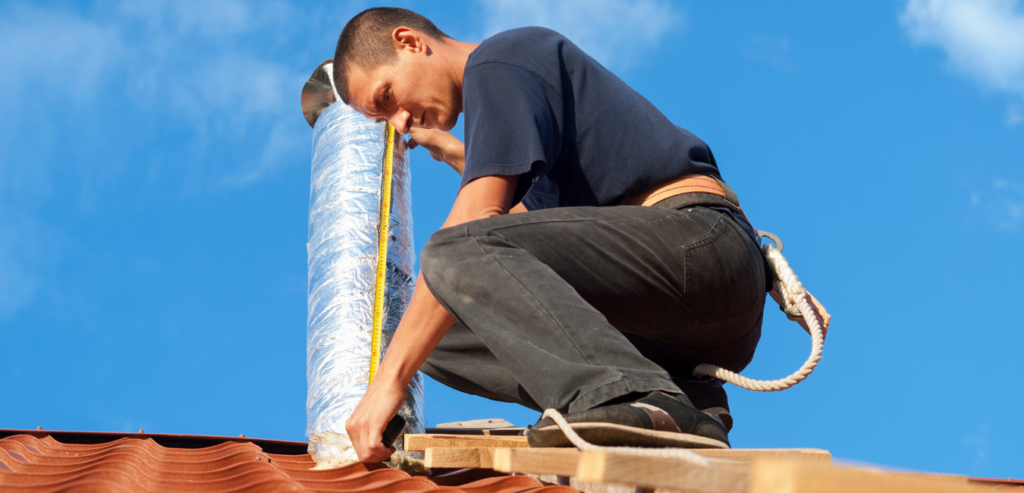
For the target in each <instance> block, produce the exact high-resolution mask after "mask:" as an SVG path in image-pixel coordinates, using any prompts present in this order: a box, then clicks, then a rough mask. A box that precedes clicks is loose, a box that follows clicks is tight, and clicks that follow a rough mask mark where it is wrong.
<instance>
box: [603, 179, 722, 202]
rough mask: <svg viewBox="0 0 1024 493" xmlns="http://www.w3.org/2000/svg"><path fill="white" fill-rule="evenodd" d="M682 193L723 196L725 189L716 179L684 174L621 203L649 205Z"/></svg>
mask: <svg viewBox="0 0 1024 493" xmlns="http://www.w3.org/2000/svg"><path fill="white" fill-rule="evenodd" d="M684 193H710V194H711V195H718V196H719V197H725V189H723V188H722V185H721V184H720V183H718V180H716V179H714V178H712V177H710V176H704V175H686V176H683V177H681V178H676V179H674V180H670V181H667V182H665V183H662V184H660V185H658V186H656V187H654V188H652V189H650V190H649V191H647V192H644V193H642V194H640V195H637V196H635V197H630V198H628V199H626V200H625V201H623V203H622V205H645V206H651V205H654V204H657V203H658V202H661V201H662V200H665V199H667V198H669V197H675V196H676V195H682V194H684Z"/></svg>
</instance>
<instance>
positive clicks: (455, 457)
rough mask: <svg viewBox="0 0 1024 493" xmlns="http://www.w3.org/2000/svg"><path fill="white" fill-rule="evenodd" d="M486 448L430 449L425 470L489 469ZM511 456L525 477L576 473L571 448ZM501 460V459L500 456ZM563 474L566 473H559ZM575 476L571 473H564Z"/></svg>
mask: <svg viewBox="0 0 1024 493" xmlns="http://www.w3.org/2000/svg"><path fill="white" fill-rule="evenodd" d="M489 450H490V449H488V448H486V447H430V448H427V449H426V460H427V467H444V468H466V467H482V468H490V467H491V456H492V454H491V453H490V452H489ZM516 450H517V452H516V453H515V454H514V456H509V458H508V459H504V460H506V461H511V462H506V463H507V464H508V465H507V466H504V467H506V468H507V469H508V470H503V472H521V473H529V474H558V473H564V472H565V471H575V470H576V459H577V458H576V456H578V455H579V452H578V451H577V450H576V449H572V448H554V449H549V448H517V449H516ZM691 451H692V452H694V453H696V454H698V455H701V456H704V457H708V458H712V459H727V460H733V461H738V462H751V461H753V460H756V459H766V458H767V459H792V460H807V461H812V462H822V463H826V464H828V463H830V462H831V460H832V455H831V454H829V453H828V451H827V450H819V449H692V450H691ZM503 457H504V456H503ZM561 475H566V474H561ZM568 475H569V476H572V475H575V472H573V473H570V474H568Z"/></svg>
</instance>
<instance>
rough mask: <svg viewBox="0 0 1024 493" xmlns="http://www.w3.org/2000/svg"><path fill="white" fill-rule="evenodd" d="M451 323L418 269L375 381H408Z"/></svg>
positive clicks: (395, 383)
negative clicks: (406, 304) (407, 303)
mask: <svg viewBox="0 0 1024 493" xmlns="http://www.w3.org/2000/svg"><path fill="white" fill-rule="evenodd" d="M454 323H455V317H453V316H452V315H451V314H450V313H448V310H445V309H444V307H443V306H441V304H440V303H438V302H437V299H435V298H434V295H433V294H432V293H431V292H430V289H428V288H427V285H426V283H425V282H424V281H423V274H422V273H421V274H420V275H419V277H418V278H417V279H416V288H415V290H414V291H413V294H412V300H411V301H410V302H409V306H408V307H407V308H406V309H405V314H404V315H402V320H401V321H400V322H399V323H398V328H397V329H396V330H395V337H394V338H393V339H392V340H391V344H390V345H388V350H387V353H386V354H385V355H384V361H383V362H381V365H380V371H379V372H378V373H377V376H376V380H375V382H376V381H380V382H381V383H382V384H385V385H397V386H401V387H403V388H404V387H405V386H407V385H409V382H410V381H411V380H412V377H413V376H414V375H416V371H417V370H419V369H420V366H421V365H423V363H424V362H425V361H426V360H427V357H428V356H430V352H431V351H433V350H434V347H436V346H437V344H438V343H439V342H441V338H442V337H444V335H445V334H446V333H447V332H448V329H450V328H451V327H452V324H454Z"/></svg>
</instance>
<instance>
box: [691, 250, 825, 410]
mask: <svg viewBox="0 0 1024 493" xmlns="http://www.w3.org/2000/svg"><path fill="white" fill-rule="evenodd" d="M773 236H774V235H773ZM762 251H764V255H765V258H767V259H768V266H769V267H770V268H771V269H772V271H773V272H774V273H775V278H776V279H777V280H778V288H779V294H780V295H781V297H782V300H783V303H781V304H780V305H781V307H782V310H783V311H785V312H786V313H787V314H789V315H791V316H796V317H803V319H804V322H805V323H807V328H808V329H809V330H810V333H811V355H810V356H809V357H808V358H807V361H805V362H804V364H803V366H801V367H800V369H799V370H797V371H796V372H794V373H793V374H792V375H789V376H788V377H786V378H781V379H779V380H754V379H750V378H747V377H744V376H741V375H739V374H738V373H735V372H731V371H729V370H726V369H725V368H721V367H718V366H715V365H709V364H702V365H697V367H696V368H694V369H693V374H694V375H696V376H708V377H714V378H717V379H719V380H724V381H726V382H729V383H731V384H733V385H735V386H737V387H742V388H744V389H747V390H754V391H757V392H778V391H780V390H786V389H788V388H790V387H792V386H794V385H796V384H798V383H800V382H802V381H804V379H806V378H807V376H808V375H810V374H811V372H813V371H814V368H815V367H817V366H818V362H819V361H820V360H821V353H822V350H823V349H824V347H825V334H824V331H823V330H822V328H821V324H820V323H818V318H817V317H815V312H814V308H813V307H811V304H810V303H808V301H807V297H808V293H807V290H805V289H804V286H803V284H801V283H800V280H799V279H797V277H796V274H795V273H794V272H793V269H792V268H791V267H790V266H789V262H788V261H787V260H786V258H785V257H783V256H782V250H780V249H778V248H775V247H774V246H772V245H765V246H763V247H762Z"/></svg>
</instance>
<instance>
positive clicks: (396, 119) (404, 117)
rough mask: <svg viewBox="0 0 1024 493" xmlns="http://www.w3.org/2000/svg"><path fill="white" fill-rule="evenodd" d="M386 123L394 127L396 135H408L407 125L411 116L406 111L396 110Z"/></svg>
mask: <svg viewBox="0 0 1024 493" xmlns="http://www.w3.org/2000/svg"><path fill="white" fill-rule="evenodd" d="M388 121H390V122H391V124H392V125H394V127H395V130H396V131H397V132H398V133H400V134H403V135H405V134H408V133H409V124H410V122H411V121H412V115H410V114H409V112H408V111H405V110H398V111H396V112H395V114H394V115H392V116H391V118H388Z"/></svg>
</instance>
